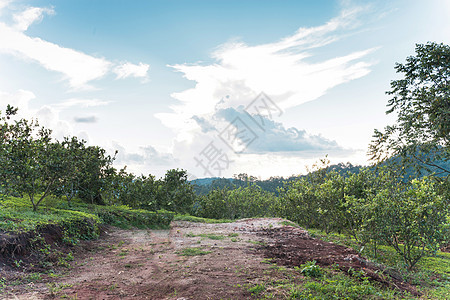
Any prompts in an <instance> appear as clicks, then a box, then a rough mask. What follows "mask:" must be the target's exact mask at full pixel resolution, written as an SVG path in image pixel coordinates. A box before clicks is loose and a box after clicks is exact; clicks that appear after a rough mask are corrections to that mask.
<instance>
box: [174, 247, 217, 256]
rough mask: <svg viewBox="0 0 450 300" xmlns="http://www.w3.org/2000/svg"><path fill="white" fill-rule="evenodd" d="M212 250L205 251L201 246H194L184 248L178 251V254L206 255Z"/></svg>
mask: <svg viewBox="0 0 450 300" xmlns="http://www.w3.org/2000/svg"><path fill="white" fill-rule="evenodd" d="M211 252H212V251H205V250H203V249H202V248H201V247H192V248H183V249H181V250H180V251H177V254H179V255H183V256H197V255H206V254H209V253H211Z"/></svg>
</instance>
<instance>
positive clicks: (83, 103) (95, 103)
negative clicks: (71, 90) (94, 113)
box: [54, 98, 111, 109]
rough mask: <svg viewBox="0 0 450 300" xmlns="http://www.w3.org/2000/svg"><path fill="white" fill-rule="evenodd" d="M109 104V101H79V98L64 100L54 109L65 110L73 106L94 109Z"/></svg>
mask: <svg viewBox="0 0 450 300" xmlns="http://www.w3.org/2000/svg"><path fill="white" fill-rule="evenodd" d="M109 103H111V102H110V101H104V100H100V99H95V98H94V99H80V98H71V99H67V100H64V101H62V102H60V103H58V104H55V105H54V106H55V107H58V108H60V109H66V108H70V107H74V106H79V107H83V108H88V107H96V106H105V105H108V104H109Z"/></svg>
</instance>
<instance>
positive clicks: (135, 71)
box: [114, 62, 150, 78]
mask: <svg viewBox="0 0 450 300" xmlns="http://www.w3.org/2000/svg"><path fill="white" fill-rule="evenodd" d="M149 68H150V66H149V65H148V64H144V63H139V64H138V65H135V64H132V63H129V62H126V63H122V64H120V65H118V66H117V67H115V68H114V73H116V75H117V78H127V77H138V78H139V77H140V78H146V77H147V72H148V70H149Z"/></svg>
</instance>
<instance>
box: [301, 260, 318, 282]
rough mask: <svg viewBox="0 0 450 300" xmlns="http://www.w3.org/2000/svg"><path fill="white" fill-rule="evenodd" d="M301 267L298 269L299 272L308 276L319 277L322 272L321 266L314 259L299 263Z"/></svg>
mask: <svg viewBox="0 0 450 300" xmlns="http://www.w3.org/2000/svg"><path fill="white" fill-rule="evenodd" d="M301 268H302V270H301V271H300V273H302V274H303V275H305V276H308V277H315V278H319V277H322V276H323V274H324V271H323V270H322V268H321V267H320V266H318V265H316V261H315V260H313V261H308V262H306V263H305V264H303V265H301Z"/></svg>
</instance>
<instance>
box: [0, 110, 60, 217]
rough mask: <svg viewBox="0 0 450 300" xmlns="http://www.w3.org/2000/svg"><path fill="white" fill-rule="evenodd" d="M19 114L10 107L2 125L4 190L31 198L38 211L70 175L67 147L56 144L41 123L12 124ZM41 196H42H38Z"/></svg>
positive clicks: (0, 144)
mask: <svg viewBox="0 0 450 300" xmlns="http://www.w3.org/2000/svg"><path fill="white" fill-rule="evenodd" d="M15 112H17V109H13V108H12V107H10V106H8V108H7V114H6V116H2V117H1V121H2V124H1V125H0V163H1V168H0V179H1V186H2V189H1V191H2V192H3V193H5V192H6V193H7V194H16V195H23V194H25V195H27V197H28V199H29V201H30V202H31V204H32V206H33V210H34V211H36V210H37V208H38V206H39V204H40V203H41V202H42V201H43V200H44V199H45V198H46V197H47V196H48V195H50V194H51V193H52V192H54V191H55V190H56V189H57V188H58V186H60V184H61V178H64V177H65V176H66V174H67V168H68V164H67V162H68V161H67V160H66V159H64V155H63V154H62V153H63V146H62V145H61V144H60V143H59V142H52V140H51V131H50V130H48V129H45V128H44V127H39V123H38V122H37V121H34V120H31V121H28V120H26V119H20V120H16V121H14V122H11V121H10V117H11V116H12V115H14V114H15ZM38 195H39V196H38Z"/></svg>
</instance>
